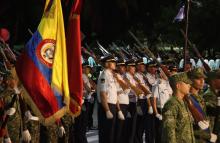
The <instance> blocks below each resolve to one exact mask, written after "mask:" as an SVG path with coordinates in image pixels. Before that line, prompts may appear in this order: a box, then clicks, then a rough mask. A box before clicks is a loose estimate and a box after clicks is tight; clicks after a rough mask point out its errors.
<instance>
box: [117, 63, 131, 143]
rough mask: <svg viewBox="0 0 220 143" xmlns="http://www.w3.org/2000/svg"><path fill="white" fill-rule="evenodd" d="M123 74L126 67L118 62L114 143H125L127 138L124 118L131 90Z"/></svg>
mask: <svg viewBox="0 0 220 143" xmlns="http://www.w3.org/2000/svg"><path fill="white" fill-rule="evenodd" d="M125 72H126V66H125V62H124V60H118V61H117V73H116V79H117V81H118V82H117V88H118V106H119V107H117V108H119V109H117V110H118V111H117V112H118V114H117V119H116V127H115V135H116V140H115V143H123V142H126V138H127V136H126V125H125V120H126V116H127V113H128V106H129V97H128V94H129V92H130V90H131V89H130V88H129V86H128V85H127V83H126V82H125V80H124V76H125ZM119 81H120V83H119ZM121 82H123V83H121ZM121 84H123V85H121ZM122 86H124V87H122Z"/></svg>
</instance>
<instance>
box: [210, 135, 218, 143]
mask: <svg viewBox="0 0 220 143" xmlns="http://www.w3.org/2000/svg"><path fill="white" fill-rule="evenodd" d="M216 141H217V135H216V134H213V133H211V139H210V142H211V143H215V142H216Z"/></svg>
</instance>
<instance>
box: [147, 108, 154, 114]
mask: <svg viewBox="0 0 220 143" xmlns="http://www.w3.org/2000/svg"><path fill="white" fill-rule="evenodd" d="M153 113H154V111H153V108H152V106H150V107H149V109H148V114H153Z"/></svg>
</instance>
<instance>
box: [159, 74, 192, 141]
mask: <svg viewBox="0 0 220 143" xmlns="http://www.w3.org/2000/svg"><path fill="white" fill-rule="evenodd" d="M169 81H170V86H171V88H172V90H173V96H172V97H171V98H170V100H168V101H167V103H166V104H165V105H164V108H163V114H162V115H163V125H162V126H163V128H162V129H163V130H162V142H164V143H178V142H181V143H195V139H194V133H193V127H192V121H191V115H190V111H189V109H188V107H187V105H186V103H185V102H184V98H185V97H186V96H188V94H189V91H190V84H191V83H192V82H191V80H190V79H189V78H188V76H187V74H186V73H178V74H175V75H173V76H171V77H170V79H169Z"/></svg>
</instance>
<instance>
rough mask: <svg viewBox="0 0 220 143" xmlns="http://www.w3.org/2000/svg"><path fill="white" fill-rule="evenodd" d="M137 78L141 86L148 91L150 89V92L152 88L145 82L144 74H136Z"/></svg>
mask: <svg viewBox="0 0 220 143" xmlns="http://www.w3.org/2000/svg"><path fill="white" fill-rule="evenodd" d="M134 76H135V78H137V79H138V80H139V81H140V84H141V85H142V86H144V87H146V89H148V90H149V91H150V88H149V87H148V86H147V85H146V81H145V80H144V75H143V74H142V73H139V72H136V73H135V75H134ZM150 96H151V95H145V96H144V97H141V96H140V99H141V98H143V99H146V98H147V97H150Z"/></svg>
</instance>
